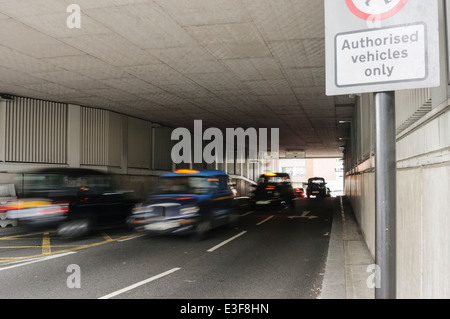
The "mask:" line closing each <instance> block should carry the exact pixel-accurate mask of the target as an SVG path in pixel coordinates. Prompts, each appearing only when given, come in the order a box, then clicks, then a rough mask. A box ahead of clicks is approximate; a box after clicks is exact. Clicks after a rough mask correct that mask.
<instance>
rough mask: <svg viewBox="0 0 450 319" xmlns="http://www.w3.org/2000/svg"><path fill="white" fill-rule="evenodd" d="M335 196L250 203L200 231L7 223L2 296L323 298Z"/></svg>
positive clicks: (1, 241) (0, 246)
mask: <svg viewBox="0 0 450 319" xmlns="http://www.w3.org/2000/svg"><path fill="white" fill-rule="evenodd" d="M335 203H336V198H327V199H324V200H316V199H309V200H308V199H301V200H298V201H297V202H296V206H295V208H294V209H286V210H284V211H283V212H281V213H279V212H276V211H263V212H244V213H243V214H242V216H241V217H240V219H239V221H238V222H237V224H236V225H234V226H233V227H223V228H220V229H216V230H214V231H213V232H212V234H211V236H210V237H208V238H206V239H204V240H201V241H198V240H194V239H193V238H191V237H189V236H180V237H170V236H161V237H149V236H143V235H140V234H138V233H133V232H130V231H127V230H124V229H115V230H105V231H103V232H99V233H94V234H92V235H90V236H88V237H85V238H80V239H77V240H64V239H61V238H58V237H56V235H55V234H54V233H53V232H52V230H39V231H35V232H32V233H24V232H21V233H9V234H7V233H5V232H3V233H1V232H0V299H10V298H15V299H17V298H19V299H31V298H32V299H41V298H45V299H65V298H70V299H79V298H81V299H98V298H103V299H114V298H117V299H130V298H133V299H150V298H151V299H158V298H160V299H237V298H239V299H265V298H270V299H316V298H319V297H320V293H321V286H322V280H323V275H324V269H325V263H326V258H327V252H328V243H329V235H330V231H331V224H332V217H333V209H334V207H335ZM15 231H16V230H15ZM10 232H11V231H10Z"/></svg>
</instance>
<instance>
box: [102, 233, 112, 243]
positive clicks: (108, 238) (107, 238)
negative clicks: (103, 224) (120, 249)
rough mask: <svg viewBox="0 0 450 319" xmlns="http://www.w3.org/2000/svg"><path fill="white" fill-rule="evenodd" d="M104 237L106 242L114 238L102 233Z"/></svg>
mask: <svg viewBox="0 0 450 319" xmlns="http://www.w3.org/2000/svg"><path fill="white" fill-rule="evenodd" d="M102 236H103V238H104V239H105V240H106V241H112V238H111V237H109V235H108V234H107V233H104V232H102Z"/></svg>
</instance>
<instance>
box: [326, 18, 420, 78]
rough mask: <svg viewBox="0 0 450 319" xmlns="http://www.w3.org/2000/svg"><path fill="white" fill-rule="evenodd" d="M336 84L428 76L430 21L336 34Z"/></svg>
mask: <svg viewBox="0 0 450 319" xmlns="http://www.w3.org/2000/svg"><path fill="white" fill-rule="evenodd" d="M335 52H336V63H335V67H336V72H335V76H336V86H337V87H345V86H354V85H367V84H381V83H394V82H400V81H417V80H423V79H425V78H426V77H427V62H428V60H427V42H426V25H425V24H423V23H417V24H413V25H409V26H400V27H387V28H380V29H372V30H370V31H363V32H346V33H340V34H337V35H336V37H335Z"/></svg>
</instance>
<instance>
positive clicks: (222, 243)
mask: <svg viewBox="0 0 450 319" xmlns="http://www.w3.org/2000/svg"><path fill="white" fill-rule="evenodd" d="M246 232H247V231H246V230H244V231H243V232H241V233H239V234H237V235H235V236H233V237H231V238H229V239H227V240H225V241H223V242H221V243H220V244H218V245H216V246H214V247H212V248H210V249H208V250H207V252H209V253H210V252H213V251H214V250H216V249H218V248H220V247H222V246H223V245H225V244H228V243H229V242H230V241H232V240H234V239H236V238H238V237H240V236H242V235H244V234H245V233H246Z"/></svg>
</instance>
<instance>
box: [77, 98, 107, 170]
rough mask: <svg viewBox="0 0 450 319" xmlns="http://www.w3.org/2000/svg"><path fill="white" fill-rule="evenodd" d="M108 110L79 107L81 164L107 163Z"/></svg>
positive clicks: (95, 164)
mask: <svg viewBox="0 0 450 319" xmlns="http://www.w3.org/2000/svg"><path fill="white" fill-rule="evenodd" d="M108 131H109V111H106V110H100V109H91V108H87V107H83V108H81V164H83V165H94V166H99V165H101V166H104V165H107V164H108Z"/></svg>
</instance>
